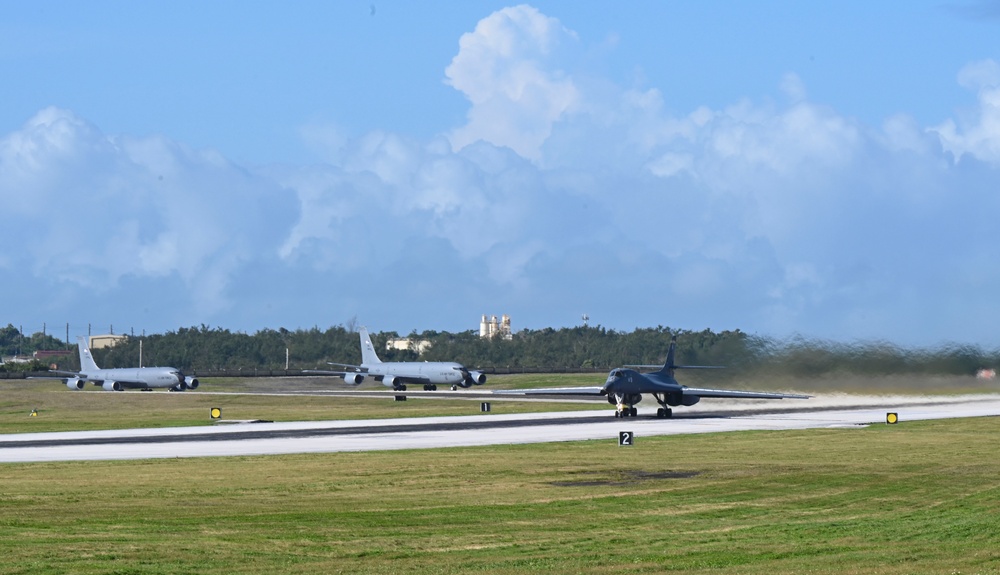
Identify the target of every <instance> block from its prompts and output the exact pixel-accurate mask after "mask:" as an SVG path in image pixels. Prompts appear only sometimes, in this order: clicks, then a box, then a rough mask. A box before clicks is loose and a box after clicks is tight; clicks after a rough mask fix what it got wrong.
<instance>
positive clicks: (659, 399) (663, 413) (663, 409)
mask: <svg viewBox="0 0 1000 575" xmlns="http://www.w3.org/2000/svg"><path fill="white" fill-rule="evenodd" d="M653 397H654V398H655V399H656V403H659V404H660V408H659V409H657V410H656V417H659V418H664V417H673V415H674V412H673V411H671V409H670V407H668V406H667V397H666V396H665V395H661V394H659V393H654V394H653Z"/></svg>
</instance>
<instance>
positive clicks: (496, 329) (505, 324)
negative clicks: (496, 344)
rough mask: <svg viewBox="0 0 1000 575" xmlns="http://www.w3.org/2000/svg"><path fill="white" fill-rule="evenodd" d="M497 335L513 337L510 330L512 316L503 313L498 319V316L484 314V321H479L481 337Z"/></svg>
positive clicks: (507, 337)
mask: <svg viewBox="0 0 1000 575" xmlns="http://www.w3.org/2000/svg"><path fill="white" fill-rule="evenodd" d="M496 336H500V337H502V338H504V339H511V338H512V337H513V336H512V335H511V331H510V316H509V315H507V314H503V315H502V316H500V320H499V321H498V320H497V316H492V317H489V318H487V316H486V315H485V314H484V315H483V319H482V321H480V322H479V337H496Z"/></svg>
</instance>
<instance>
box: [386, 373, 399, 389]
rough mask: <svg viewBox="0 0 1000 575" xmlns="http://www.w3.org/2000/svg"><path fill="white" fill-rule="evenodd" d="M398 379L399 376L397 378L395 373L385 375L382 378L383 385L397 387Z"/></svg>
mask: <svg viewBox="0 0 1000 575" xmlns="http://www.w3.org/2000/svg"><path fill="white" fill-rule="evenodd" d="M398 379H399V378H397V377H396V376H395V375H387V376H385V377H383V378H382V385H384V386H386V387H392V388H395V387H396V382H397V381H398Z"/></svg>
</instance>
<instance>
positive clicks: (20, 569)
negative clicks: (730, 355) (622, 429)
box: [0, 418, 1000, 575]
mask: <svg viewBox="0 0 1000 575" xmlns="http://www.w3.org/2000/svg"><path fill="white" fill-rule="evenodd" d="M998 426H1000V420H998V419H996V418H976V419H962V420H940V421H926V422H906V423H902V424H899V425H896V426H886V425H878V426H873V427H870V428H857V429H835V430H834V429H832V430H808V431H788V432H742V433H724V434H708V435H691V436H672V437H649V438H645V437H639V438H638V439H637V441H636V445H635V446H633V447H618V446H617V443H616V441H615V438H609V439H608V440H607V441H590V442H574V443H557V444H540V445H524V446H500V447H489V448H454V449H436V450H416V451H399V452H371V453H336V454H326V455H296V456H278V457H231V458H204V459H175V460H148V461H127V462H87V463H40V464H6V465H0V553H2V556H3V559H2V560H0V572H2V573H24V574H31V575H39V574H47V573H81V574H87V573H119V574H129V573H153V574H174V573H207V574H212V573H235V572H238V573H403V572H407V573H468V572H480V573H662V572H677V573H745V574H757V573H760V574H772V573H796V574H798V573H807V572H808V573H831V574H837V575H841V574H847V573H882V574H897V573H898V574H903V573H968V574H971V573H998V572H1000V479H998V477H1000V458H997V457H996V439H995V438H996V434H997V431H998Z"/></svg>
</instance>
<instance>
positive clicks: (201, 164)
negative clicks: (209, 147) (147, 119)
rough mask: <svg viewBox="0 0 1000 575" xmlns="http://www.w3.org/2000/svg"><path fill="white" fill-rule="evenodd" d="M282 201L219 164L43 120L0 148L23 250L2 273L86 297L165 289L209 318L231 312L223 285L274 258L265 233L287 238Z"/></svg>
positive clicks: (58, 114) (77, 124)
mask: <svg viewBox="0 0 1000 575" xmlns="http://www.w3.org/2000/svg"><path fill="white" fill-rule="evenodd" d="M284 194H285V192H283V191H282V190H281V189H280V188H278V187H277V186H275V185H274V184H273V183H271V182H267V181H261V180H257V179H254V178H252V177H251V176H249V175H248V174H247V173H246V172H245V171H244V170H243V169H241V168H239V167H238V166H235V165H233V164H232V163H231V162H229V161H228V160H226V159H225V158H224V157H222V156H221V155H220V154H218V153H216V152H213V151H195V150H191V149H189V148H186V147H184V146H182V145H180V144H177V143H176V142H171V141H169V140H167V139H165V138H163V137H159V136H150V137H144V138H137V137H131V136H112V135H107V134H104V133H102V132H101V131H100V129H99V128H98V127H96V126H94V125H92V124H90V123H89V122H87V121H86V120H84V119H82V118H80V117H78V116H77V115H75V114H74V113H73V112H71V111H68V110H63V109H58V108H46V109H44V110H42V111H40V112H39V113H38V114H36V115H35V116H34V117H33V118H31V119H30V120H29V121H28V122H27V123H26V124H25V125H24V127H23V128H22V129H21V130H19V131H16V132H13V133H11V134H9V135H7V136H6V137H4V138H2V139H0V203H2V205H3V206H4V209H5V211H6V213H7V214H8V215H9V216H12V217H10V218H9V220H8V222H7V229H8V231H9V232H10V233H12V234H14V235H16V236H17V237H19V238H23V240H24V241H23V244H22V245H23V249H22V250H20V251H19V252H18V253H17V254H15V255H13V256H12V257H10V258H8V259H7V260H6V261H5V262H4V267H5V268H6V269H7V271H8V273H9V272H12V271H18V272H22V273H23V272H24V271H27V272H29V273H30V274H32V275H33V276H35V277H36V278H38V280H37V281H39V282H41V283H43V284H45V283H52V282H55V283H63V284H68V285H75V286H78V287H80V288H83V289H84V290H86V291H87V292H89V293H91V294H107V293H115V290H116V288H119V287H120V285H121V282H122V280H123V278H133V279H156V280H162V281H163V282H164V284H165V285H168V286H172V287H173V289H176V290H177V291H178V292H183V293H184V294H185V296H186V297H187V298H189V299H188V301H189V302H190V305H191V306H192V308H193V309H195V310H197V311H198V312H200V313H204V314H211V313H214V312H217V311H219V310H220V309H223V308H225V307H228V306H229V305H230V303H229V300H228V298H227V296H226V291H227V289H228V288H229V287H231V286H229V285H228V276H229V275H230V273H232V271H233V270H234V269H235V268H236V267H238V266H240V265H242V264H244V263H246V262H248V261H250V260H254V259H256V257H257V256H256V254H257V253H258V252H259V251H260V250H267V249H273V243H272V242H273V239H274V238H273V236H274V234H273V233H272V232H268V231H267V230H268V229H274V227H275V225H276V226H277V227H279V228H281V227H286V226H287V222H288V221H289V220H290V219H291V216H292V215H293V213H292V209H286V208H283V207H281V203H280V199H281V196H283V195H284ZM37 293H44V292H41V291H40V292H37ZM86 299H87V298H82V301H86ZM79 303H82V302H79ZM192 315H194V314H192Z"/></svg>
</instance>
